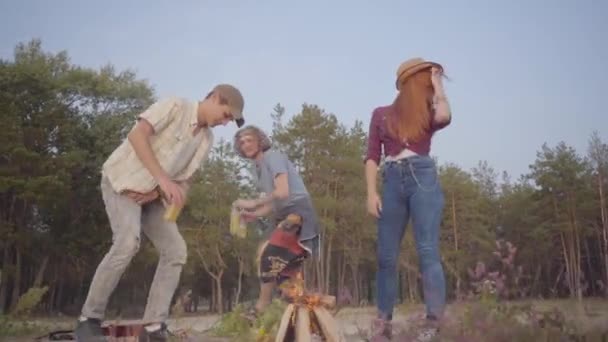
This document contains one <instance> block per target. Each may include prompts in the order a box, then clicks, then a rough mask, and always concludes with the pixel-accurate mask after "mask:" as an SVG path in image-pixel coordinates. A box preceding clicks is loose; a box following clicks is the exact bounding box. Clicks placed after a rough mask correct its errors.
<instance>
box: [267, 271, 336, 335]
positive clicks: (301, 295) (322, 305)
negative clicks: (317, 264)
mask: <svg viewBox="0 0 608 342" xmlns="http://www.w3.org/2000/svg"><path fill="white" fill-rule="evenodd" d="M303 283H304V282H303V280H302V278H301V276H298V277H296V279H295V280H292V281H288V282H286V283H285V284H284V285H282V286H281V290H282V291H283V296H284V297H285V298H286V299H287V300H288V301H289V302H291V303H290V304H289V305H288V306H287V308H286V309H285V312H284V313H283V317H282V318H281V322H280V324H279V329H278V331H277V335H276V338H275V342H291V341H296V342H310V341H326V342H344V341H345V339H344V336H343V335H342V334H341V333H340V329H339V327H338V324H337V323H336V321H335V319H334V317H333V316H332V315H331V314H330V313H329V311H328V309H332V308H334V307H335V306H336V297H335V296H328V295H319V294H310V293H305V291H304V286H303Z"/></svg>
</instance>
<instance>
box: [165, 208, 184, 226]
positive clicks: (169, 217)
mask: <svg viewBox="0 0 608 342" xmlns="http://www.w3.org/2000/svg"><path fill="white" fill-rule="evenodd" d="M181 211H182V207H178V206H177V205H175V204H170V205H169V206H168V207H167V209H165V215H164V219H165V220H166V221H169V222H175V221H177V217H178V216H179V214H180V213H181Z"/></svg>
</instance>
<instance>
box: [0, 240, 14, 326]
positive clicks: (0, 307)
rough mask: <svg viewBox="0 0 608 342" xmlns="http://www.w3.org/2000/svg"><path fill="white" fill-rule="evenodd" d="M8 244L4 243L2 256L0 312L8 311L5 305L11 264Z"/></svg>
mask: <svg viewBox="0 0 608 342" xmlns="http://www.w3.org/2000/svg"><path fill="white" fill-rule="evenodd" d="M10 248H11V247H10V244H8V243H7V244H5V245H4V253H3V254H4V255H3V256H2V271H3V272H2V275H1V276H0V314H3V313H5V312H8V310H7V307H6V304H7V303H6V302H7V297H8V280H9V273H8V269H9V266H10V264H11V261H12V260H11V253H10Z"/></svg>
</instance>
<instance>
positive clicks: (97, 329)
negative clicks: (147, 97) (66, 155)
mask: <svg viewBox="0 0 608 342" xmlns="http://www.w3.org/2000/svg"><path fill="white" fill-rule="evenodd" d="M243 107H244V101H243V97H242V96H241V93H240V91H239V90H238V89H236V88H235V87H233V86H231V85H226V84H221V85H217V86H216V87H215V88H214V89H213V90H212V91H211V92H210V93H209V94H208V95H207V96H206V97H205V99H204V100H201V101H197V102H194V101H189V100H186V99H182V98H167V99H164V100H161V101H159V102H156V103H155V104H153V105H152V106H151V107H149V108H148V109H147V110H146V111H145V112H143V113H142V114H140V115H139V117H138V121H137V123H136V124H135V126H134V127H133V129H132V130H131V131H130V133H129V134H128V137H127V139H125V140H124V141H123V142H122V144H121V145H120V146H118V148H117V149H116V150H114V152H113V153H112V154H111V155H110V157H109V158H108V159H107V160H106V162H105V163H104V164H103V168H102V172H101V193H102V196H103V200H104V203H105V206H106V212H107V214H108V218H109V221H110V227H111V228H112V247H111V248H110V250H109V251H108V253H107V254H106V255H105V257H104V258H103V260H102V261H101V263H100V264H99V266H98V267H97V271H96V272H95V276H94V277H93V280H92V282H91V286H90V288H89V293H88V296H87V299H86V302H85V303H84V306H83V308H82V315H81V317H80V318H79V320H78V326H77V328H76V336H77V337H78V340H79V341H105V339H104V338H103V333H102V329H101V320H102V319H103V317H104V313H105V310H106V306H107V304H108V299H109V298H110V295H111V294H112V292H113V291H114V289H115V287H116V285H117V284H118V281H119V279H120V278H121V276H122V274H123V272H124V271H125V269H126V268H127V266H128V265H129V264H130V262H131V259H132V258H133V256H134V255H135V254H136V253H137V251H138V249H139V245H140V240H141V239H140V235H141V232H142V231H143V232H144V233H145V234H146V236H147V237H148V238H149V239H150V241H151V242H152V243H153V244H154V247H155V248H156V249H157V250H158V252H159V255H160V258H159V261H158V267H157V269H156V274H155V275H154V280H153V281H152V285H151V287H150V292H149V295H148V302H147V305H146V309H145V312H144V317H143V321H144V323H146V326H145V330H144V331H143V336H142V338H141V339H140V341H166V340H167V338H168V337H167V331H166V325H165V323H164V321H165V320H166V319H167V317H168V314H169V306H170V303H171V298H172V297H173V294H174V292H175V289H176V287H177V284H178V282H179V278H180V273H181V270H182V267H183V265H184V264H185V263H186V257H187V251H186V243H185V242H184V239H183V237H182V236H181V234H180V232H179V230H178V228H177V225H176V223H175V222H172V221H166V220H165V219H164V218H163V215H164V213H165V207H164V205H163V202H168V203H169V204H173V205H175V206H177V208H182V207H183V205H184V203H185V201H186V197H187V191H188V188H189V185H190V181H191V177H192V175H193V174H194V172H195V171H196V170H197V169H198V168H199V167H200V166H201V164H202V163H203V162H204V161H205V160H206V157H207V155H208V153H209V150H210V149H211V146H212V144H213V134H212V130H211V128H212V127H215V126H217V125H226V124H227V123H228V122H230V121H235V122H236V124H237V126H239V127H240V126H242V125H243V124H244V120H243V114H242V112H243Z"/></svg>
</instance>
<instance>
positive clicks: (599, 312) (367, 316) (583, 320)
mask: <svg viewBox="0 0 608 342" xmlns="http://www.w3.org/2000/svg"><path fill="white" fill-rule="evenodd" d="M515 303H518V304H523V303H531V304H533V305H534V306H535V307H537V308H539V309H543V310H547V309H551V308H558V309H560V310H561V311H562V312H563V313H564V314H565V315H566V317H567V319H569V320H574V321H577V322H578V323H580V324H581V326H582V327H584V330H587V329H589V330H591V329H597V328H602V327H606V322H608V300H597V299H590V300H585V301H584V305H583V306H578V307H577V305H576V304H575V303H574V302H571V301H567V300H554V301H553V300H551V301H533V302H530V301H528V302H515ZM464 307H465V306H464V305H463V304H462V303H459V304H452V305H450V306H449V307H448V313H447V315H449V316H452V317H458V316H460V315H461V313H462V310H463V308H464ZM423 314H424V307H423V306H422V305H402V306H399V307H398V308H397V312H396V315H395V317H394V321H393V325H394V326H395V327H396V328H397V329H400V330H404V329H407V328H408V321H410V320H411V319H413V318H415V317H421V316H423ZM374 316H375V309H374V308H373V307H365V308H344V309H342V310H340V312H338V314H337V315H336V321H337V323H338V325H339V327H340V330H341V332H342V334H343V335H344V336H345V337H346V340H347V341H349V342H351V341H352V342H355V341H365V339H364V338H363V337H362V336H365V332H366V331H367V330H369V327H370V324H371V321H372V320H373V318H374ZM219 319H220V316H218V315H201V316H189V317H181V318H177V319H171V320H170V321H169V322H168V325H169V329H170V330H172V331H178V330H181V331H185V332H187V335H188V339H187V340H186V341H188V342H194V341H208V342H224V341H226V342H228V341H229V339H227V338H219V337H214V336H212V335H211V334H210V333H209V331H210V330H211V329H212V328H213V326H214V325H215V324H216V323H218V322H219ZM74 323H75V318H69V317H63V318H57V317H53V318H45V319H36V320H35V321H31V322H29V324H35V325H36V330H37V331H49V332H50V331H54V330H59V329H73V328H74ZM41 335H42V333H39V334H37V335H30V336H27V337H6V336H5V337H2V336H0V340H1V341H14V342H25V341H35V337H38V336H41ZM42 341H43V340H42ZM182 341H183V340H182Z"/></svg>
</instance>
